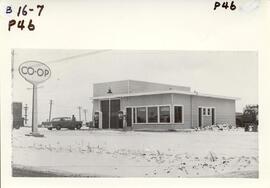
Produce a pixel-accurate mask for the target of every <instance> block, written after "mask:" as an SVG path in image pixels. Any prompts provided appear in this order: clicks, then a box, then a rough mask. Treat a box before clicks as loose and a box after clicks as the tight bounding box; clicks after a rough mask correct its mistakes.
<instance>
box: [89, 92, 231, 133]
mask: <svg viewBox="0 0 270 188" xmlns="http://www.w3.org/2000/svg"><path fill="white" fill-rule="evenodd" d="M191 104H193V105H192V108H191ZM120 105H121V106H120V108H121V110H122V111H124V112H125V111H126V107H140V106H151V105H170V106H171V122H173V121H174V107H173V106H174V105H182V106H183V114H184V116H183V123H182V124H178V123H177V124H175V123H168V124H147V123H145V124H134V125H133V128H134V129H152V128H153V129H154V128H156V129H166V130H168V129H190V128H195V127H198V108H199V107H214V108H215V113H216V117H215V119H216V123H217V124H221V123H229V124H231V125H235V101H234V100H229V99H218V98H211V97H200V96H190V95H181V94H160V95H152V96H134V97H122V98H121V99H120ZM97 110H100V100H93V112H95V111H97ZM202 122H203V126H206V125H211V124H212V119H211V116H203V121H202Z"/></svg>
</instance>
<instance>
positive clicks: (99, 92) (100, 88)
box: [93, 80, 128, 97]
mask: <svg viewBox="0 0 270 188" xmlns="http://www.w3.org/2000/svg"><path fill="white" fill-rule="evenodd" d="M109 88H111V90H112V92H113V94H126V93H128V81H127V80H123V81H117V82H106V83H96V84H94V85H93V96H94V97H98V96H105V95H107V92H108V89H109Z"/></svg>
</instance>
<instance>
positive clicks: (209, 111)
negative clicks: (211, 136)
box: [207, 108, 211, 116]
mask: <svg viewBox="0 0 270 188" xmlns="http://www.w3.org/2000/svg"><path fill="white" fill-rule="evenodd" d="M207 115H208V116H210V115H211V108H207Z"/></svg>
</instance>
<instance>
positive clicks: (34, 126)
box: [32, 84, 38, 134]
mask: <svg viewBox="0 0 270 188" xmlns="http://www.w3.org/2000/svg"><path fill="white" fill-rule="evenodd" d="M32 100H33V101H32V134H35V133H37V132H38V130H37V123H38V117H37V115H38V112H37V84H33V96H32Z"/></svg>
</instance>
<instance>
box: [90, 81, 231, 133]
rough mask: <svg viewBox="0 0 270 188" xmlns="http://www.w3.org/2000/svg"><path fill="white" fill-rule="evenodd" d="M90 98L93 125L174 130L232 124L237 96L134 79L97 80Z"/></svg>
mask: <svg viewBox="0 0 270 188" xmlns="http://www.w3.org/2000/svg"><path fill="white" fill-rule="evenodd" d="M91 99H92V100H93V122H94V124H95V127H96V128H102V129H119V128H128V129H135V130H153V129H157V130H177V129H193V128H197V127H200V128H202V127H204V126H208V125H214V124H220V123H228V124H231V125H235V100H236V98H233V97H225V96H216V95H210V94H201V93H198V92H191V89H190V87H184V86H175V85H167V84H159V83H151V82H143V81H135V80H123V81H115V82H106V83H96V84H94V85H93V97H92V98H91ZM122 115H123V116H122ZM95 122H96V123H95Z"/></svg>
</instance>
